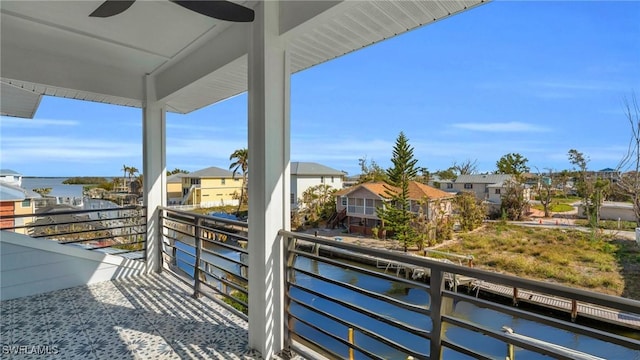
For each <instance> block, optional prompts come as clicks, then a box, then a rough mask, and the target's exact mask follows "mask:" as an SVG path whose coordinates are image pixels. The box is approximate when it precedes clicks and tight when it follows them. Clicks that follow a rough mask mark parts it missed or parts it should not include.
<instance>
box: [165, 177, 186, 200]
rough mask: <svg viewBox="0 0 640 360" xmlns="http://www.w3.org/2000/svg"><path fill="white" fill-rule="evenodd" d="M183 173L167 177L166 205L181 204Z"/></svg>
mask: <svg viewBox="0 0 640 360" xmlns="http://www.w3.org/2000/svg"><path fill="white" fill-rule="evenodd" d="M184 175H186V174H185V173H182V172H181V173H177V174H173V175H171V176H167V204H169V205H179V204H182V177H183V176H184Z"/></svg>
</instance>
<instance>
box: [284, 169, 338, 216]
mask: <svg viewBox="0 0 640 360" xmlns="http://www.w3.org/2000/svg"><path fill="white" fill-rule="evenodd" d="M344 177H345V174H344V173H343V172H342V171H339V170H336V169H332V168H330V167H328V166H324V165H322V164H318V163H314V162H298V161H292V162H291V207H292V208H296V207H297V206H298V200H299V199H300V198H302V194H303V193H304V192H305V191H306V190H307V189H308V188H310V187H313V186H318V185H321V184H325V185H329V186H330V187H332V188H334V189H336V190H340V189H342V182H343V181H344Z"/></svg>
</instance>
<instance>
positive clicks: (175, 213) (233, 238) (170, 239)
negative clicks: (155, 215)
mask: <svg viewBox="0 0 640 360" xmlns="http://www.w3.org/2000/svg"><path fill="white" fill-rule="evenodd" d="M159 209H160V224H162V239H163V241H162V259H163V267H164V268H165V269H167V270H169V271H170V272H171V273H173V274H174V275H177V276H178V279H180V280H182V281H183V282H185V283H186V284H188V285H189V286H191V287H192V288H193V295H194V296H196V297H197V296H201V295H204V296H206V297H208V298H210V299H212V300H214V301H216V302H218V303H220V304H221V305H223V306H225V307H227V308H228V309H229V310H232V311H234V312H235V313H236V314H237V315H239V316H241V317H242V318H244V319H245V320H246V319H247V314H248V311H249V303H248V299H249V297H248V287H249V279H248V269H249V263H248V253H247V250H246V247H247V232H248V226H247V223H246V222H241V221H234V220H230V219H223V218H216V217H211V216H207V215H199V214H195V213H191V212H186V211H179V210H175V209H171V208H167V207H160V208H159Z"/></svg>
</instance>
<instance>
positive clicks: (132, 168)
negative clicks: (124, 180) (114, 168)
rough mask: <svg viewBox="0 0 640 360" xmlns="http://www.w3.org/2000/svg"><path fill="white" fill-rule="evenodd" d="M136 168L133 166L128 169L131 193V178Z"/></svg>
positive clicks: (136, 170)
mask: <svg viewBox="0 0 640 360" xmlns="http://www.w3.org/2000/svg"><path fill="white" fill-rule="evenodd" d="M137 172H138V168H137V167H135V166H131V167H129V192H131V178H132V177H134V176H135V175H136V173H137Z"/></svg>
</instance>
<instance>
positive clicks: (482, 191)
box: [453, 183, 490, 200]
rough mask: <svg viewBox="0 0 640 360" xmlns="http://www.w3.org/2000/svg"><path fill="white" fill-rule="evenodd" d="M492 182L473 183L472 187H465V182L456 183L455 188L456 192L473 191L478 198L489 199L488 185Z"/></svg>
mask: <svg viewBox="0 0 640 360" xmlns="http://www.w3.org/2000/svg"><path fill="white" fill-rule="evenodd" d="M489 185H490V184H480V183H471V186H472V187H473V188H472V189H465V188H464V184H463V183H454V184H453V188H454V189H455V190H456V192H459V191H465V192H471V193H473V194H474V195H475V197H476V199H480V200H487V199H488V195H489V193H488V192H487V187H488V186H489Z"/></svg>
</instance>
